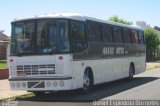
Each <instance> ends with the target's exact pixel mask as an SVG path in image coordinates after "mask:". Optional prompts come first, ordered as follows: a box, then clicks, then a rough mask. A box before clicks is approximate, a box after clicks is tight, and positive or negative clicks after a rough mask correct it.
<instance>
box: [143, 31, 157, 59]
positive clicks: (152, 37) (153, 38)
mask: <svg viewBox="0 0 160 106" xmlns="http://www.w3.org/2000/svg"><path fill="white" fill-rule="evenodd" d="M144 35H145V40H146V49H147V50H146V51H147V60H152V59H154V60H155V58H156V53H155V52H156V50H158V49H159V48H160V46H159V45H160V40H159V35H158V33H157V32H156V31H155V30H154V29H152V28H147V29H145V30H144Z"/></svg>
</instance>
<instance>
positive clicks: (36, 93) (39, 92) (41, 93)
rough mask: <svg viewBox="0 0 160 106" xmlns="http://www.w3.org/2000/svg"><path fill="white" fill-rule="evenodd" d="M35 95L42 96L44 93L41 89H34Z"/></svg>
mask: <svg viewBox="0 0 160 106" xmlns="http://www.w3.org/2000/svg"><path fill="white" fill-rule="evenodd" d="M33 93H34V94H35V95H36V96H43V95H44V94H45V92H41V91H35V92H33Z"/></svg>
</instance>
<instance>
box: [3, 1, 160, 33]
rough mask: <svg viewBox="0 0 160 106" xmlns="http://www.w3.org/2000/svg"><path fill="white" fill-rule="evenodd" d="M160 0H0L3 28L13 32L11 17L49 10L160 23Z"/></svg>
mask: <svg viewBox="0 0 160 106" xmlns="http://www.w3.org/2000/svg"><path fill="white" fill-rule="evenodd" d="M159 10H160V0H0V14H1V15H0V30H2V29H3V30H5V32H4V33H5V34H7V35H10V32H11V31H10V30H11V25H10V23H11V21H12V20H14V19H15V18H24V17H30V16H35V15H40V14H45V13H64V12H65V13H66V12H67V13H68V12H69V13H71V12H73V13H81V14H84V15H87V16H92V17H96V18H100V19H104V20H106V19H108V18H109V17H111V16H113V15H117V16H119V17H120V18H123V19H125V20H128V21H132V22H133V23H135V22H136V21H146V22H147V23H148V24H150V25H151V26H155V25H156V26H160V12H159Z"/></svg>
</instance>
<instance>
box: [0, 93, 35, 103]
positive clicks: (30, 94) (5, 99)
mask: <svg viewBox="0 0 160 106" xmlns="http://www.w3.org/2000/svg"><path fill="white" fill-rule="evenodd" d="M33 96H35V94H34V93H28V94H24V95H20V96H13V97H9V98H0V101H8V100H14V101H15V100H17V99H24V98H29V97H33Z"/></svg>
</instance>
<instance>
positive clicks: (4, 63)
mask: <svg viewBox="0 0 160 106" xmlns="http://www.w3.org/2000/svg"><path fill="white" fill-rule="evenodd" d="M4 68H7V61H6V60H0V69H4Z"/></svg>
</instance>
